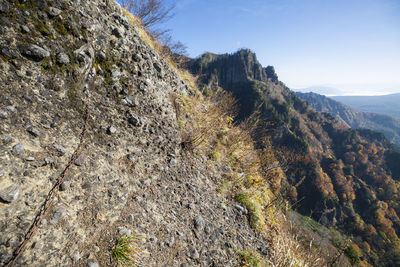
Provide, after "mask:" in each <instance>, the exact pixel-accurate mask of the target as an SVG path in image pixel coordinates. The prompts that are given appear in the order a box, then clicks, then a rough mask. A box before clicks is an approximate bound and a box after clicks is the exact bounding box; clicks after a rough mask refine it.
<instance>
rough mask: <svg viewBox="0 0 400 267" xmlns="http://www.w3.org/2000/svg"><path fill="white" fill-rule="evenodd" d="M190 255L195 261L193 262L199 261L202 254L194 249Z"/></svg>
mask: <svg viewBox="0 0 400 267" xmlns="http://www.w3.org/2000/svg"><path fill="white" fill-rule="evenodd" d="M188 254H189V255H188V256H189V257H190V258H191V259H193V260H197V259H199V258H200V254H199V252H198V251H197V249H195V248H192V249H191V250H190V251H189V253H188Z"/></svg>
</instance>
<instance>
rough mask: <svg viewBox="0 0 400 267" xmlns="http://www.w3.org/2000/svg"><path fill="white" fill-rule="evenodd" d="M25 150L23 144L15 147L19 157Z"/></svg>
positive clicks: (14, 149) (14, 150)
mask: <svg viewBox="0 0 400 267" xmlns="http://www.w3.org/2000/svg"><path fill="white" fill-rule="evenodd" d="M24 150H25V148H24V145H23V144H21V143H18V144H16V145H15V146H13V152H14V153H15V154H17V155H19V154H21V153H22V152H24Z"/></svg>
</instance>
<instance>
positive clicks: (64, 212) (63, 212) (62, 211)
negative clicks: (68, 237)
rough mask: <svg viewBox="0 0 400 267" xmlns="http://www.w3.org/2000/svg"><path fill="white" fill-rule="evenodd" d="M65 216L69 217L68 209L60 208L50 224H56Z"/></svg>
mask: <svg viewBox="0 0 400 267" xmlns="http://www.w3.org/2000/svg"><path fill="white" fill-rule="evenodd" d="M65 215H67V209H66V208H64V207H60V208H58V209H57V210H56V212H55V213H54V215H53V219H51V221H50V223H51V224H56V223H57V222H58V221H59V220H60V219H61V218H63V217H64V216H65Z"/></svg>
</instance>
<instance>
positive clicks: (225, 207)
mask: <svg viewBox="0 0 400 267" xmlns="http://www.w3.org/2000/svg"><path fill="white" fill-rule="evenodd" d="M220 206H221V208H222V209H223V210H227V209H228V207H227V206H226V205H225V203H224V202H222V203H221V205H220Z"/></svg>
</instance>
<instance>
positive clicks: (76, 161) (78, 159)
mask: <svg viewBox="0 0 400 267" xmlns="http://www.w3.org/2000/svg"><path fill="white" fill-rule="evenodd" d="M84 159H85V158H84V156H83V155H80V156H79V157H78V158H77V159H76V160H75V161H74V164H75V165H76V166H82V165H83V162H84Z"/></svg>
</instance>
